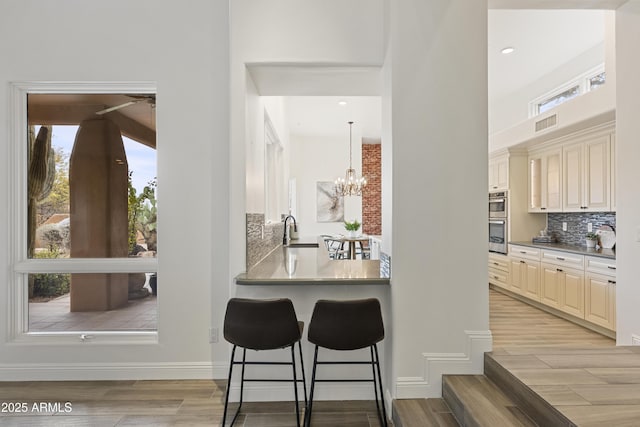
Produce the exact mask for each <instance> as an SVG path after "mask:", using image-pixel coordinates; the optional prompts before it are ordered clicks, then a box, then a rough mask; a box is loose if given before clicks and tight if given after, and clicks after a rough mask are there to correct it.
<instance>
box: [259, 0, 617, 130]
mask: <svg viewBox="0 0 640 427" xmlns="http://www.w3.org/2000/svg"><path fill="white" fill-rule="evenodd" d="M615 1H617V2H618V3H619V2H620V0H615ZM603 14H604V12H603V11H600V10H521V9H517V10H506V9H500V10H489V21H488V24H489V25H488V63H489V99H490V104H491V100H493V99H499V98H501V97H503V96H505V95H507V94H509V93H510V92H513V91H516V90H518V89H519V88H522V87H524V86H527V85H529V84H531V83H532V82H533V81H535V80H536V79H537V78H539V77H540V76H543V75H545V74H547V73H550V72H551V71H553V70H555V69H556V68H558V67H559V66H561V65H562V64H563V63H565V62H567V61H568V60H569V59H570V58H572V57H574V56H576V55H578V54H580V53H582V52H584V51H586V50H588V49H589V48H591V47H593V46H595V45H597V44H599V43H601V42H602V41H603V39H604V15H603ZM506 46H513V47H515V48H516V51H515V52H514V53H512V54H510V55H503V54H501V53H500V50H501V49H502V48H503V47H506ZM248 69H249V71H250V73H251V76H252V78H253V80H254V82H255V84H256V87H257V88H258V92H259V93H260V94H262V95H271V96H288V97H290V98H288V99H287V103H288V105H289V106H290V108H289V114H290V122H291V133H292V134H301V135H305V134H306V135H342V134H344V133H345V132H346V128H347V126H348V125H347V124H346V122H347V121H349V120H353V121H354V122H356V123H357V125H358V126H361V130H362V135H363V136H365V137H371V138H379V137H380V130H381V125H380V118H381V111H380V97H379V94H380V69H379V67H350V66H348V65H345V66H326V64H325V65H323V64H310V65H309V64H307V65H296V64H253V65H249V66H248ZM585 71H586V70H585ZM550 89H551V88H550ZM316 95H317V96H316ZM363 95H367V96H363ZM340 99H344V100H346V101H347V102H348V104H347V106H346V107H340V106H338V104H337V102H338V100H340ZM354 126H356V124H354Z"/></svg>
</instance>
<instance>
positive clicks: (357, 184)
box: [335, 122, 367, 196]
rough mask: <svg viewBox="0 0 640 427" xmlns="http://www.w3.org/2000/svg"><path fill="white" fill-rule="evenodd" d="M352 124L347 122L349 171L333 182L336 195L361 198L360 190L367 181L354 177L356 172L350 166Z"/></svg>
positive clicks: (363, 178)
mask: <svg viewBox="0 0 640 427" xmlns="http://www.w3.org/2000/svg"><path fill="white" fill-rule="evenodd" d="M352 126H353V122H349V169H347V172H346V174H345V177H344V178H342V177H340V178H338V179H336V181H335V185H336V193H337V194H338V196H362V190H363V189H364V187H365V186H366V185H367V179H366V178H365V177H360V178H358V176H357V175H356V170H355V169H354V168H353V166H352V157H353V152H352V149H351V129H352Z"/></svg>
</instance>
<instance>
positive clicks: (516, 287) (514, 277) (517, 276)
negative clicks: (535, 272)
mask: <svg viewBox="0 0 640 427" xmlns="http://www.w3.org/2000/svg"><path fill="white" fill-rule="evenodd" d="M525 265H526V264H525V261H524V260H521V259H518V258H512V259H511V274H510V279H511V287H510V288H509V289H510V290H511V291H512V292H515V293H518V294H522V293H523V285H522V275H523V271H524V267H525Z"/></svg>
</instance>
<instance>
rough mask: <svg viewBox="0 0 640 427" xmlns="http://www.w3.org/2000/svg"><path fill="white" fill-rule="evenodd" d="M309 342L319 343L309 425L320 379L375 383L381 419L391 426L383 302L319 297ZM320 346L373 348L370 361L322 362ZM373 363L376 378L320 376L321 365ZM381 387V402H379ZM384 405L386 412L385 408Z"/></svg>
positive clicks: (328, 347) (341, 348)
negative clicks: (381, 351)
mask: <svg viewBox="0 0 640 427" xmlns="http://www.w3.org/2000/svg"><path fill="white" fill-rule="evenodd" d="M308 339H309V342H311V343H313V344H315V352H314V355H313V373H312V376H311V390H310V392H309V404H308V405H307V412H306V414H305V426H310V425H311V411H312V409H313V392H314V389H315V383H316V382H373V391H374V394H375V398H376V408H377V411H378V418H379V419H380V423H381V425H383V426H387V411H386V409H385V406H384V394H383V392H382V377H381V375H380V359H379V357H378V346H377V343H378V342H380V341H382V340H383V339H384V325H383V322H382V312H381V310H380V302H379V301H378V300H377V299H376V298H369V299H362V300H351V301H333V300H319V301H317V302H316V305H315V307H314V309H313V314H312V315H311V322H310V323H309V332H308ZM318 347H323V348H327V349H331V350H339V351H348V350H359V349H362V348H367V347H369V351H370V353H371V360H370V361H324V362H322V361H318ZM340 364H345V365H356V364H357V365H371V371H372V373H373V378H372V379H316V369H317V366H318V365H340ZM378 388H379V391H380V403H378ZM381 407H382V411H381Z"/></svg>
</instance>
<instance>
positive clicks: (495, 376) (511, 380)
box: [484, 353, 576, 426]
mask: <svg viewBox="0 0 640 427" xmlns="http://www.w3.org/2000/svg"><path fill="white" fill-rule="evenodd" d="M484 373H485V375H486V376H487V378H489V379H490V380H491V381H492V382H493V383H494V384H496V385H497V386H498V387H500V389H501V390H502V391H503V392H504V393H506V394H508V395H509V397H510V399H511V400H512V401H513V402H514V403H515V404H516V405H517V406H518V407H519V408H520V409H521V410H522V411H523V412H524V413H526V414H527V416H528V417H529V418H530V419H532V420H534V421H535V422H536V423H537V424H538V425H540V426H575V425H576V424H575V423H573V422H571V421H570V420H569V419H568V418H567V417H565V416H564V415H562V413H561V412H560V411H558V410H557V409H556V408H554V407H553V405H551V404H550V403H549V402H547V401H546V400H544V399H543V398H542V397H541V396H540V395H538V394H537V393H536V392H535V391H533V390H532V389H531V388H530V387H528V386H527V385H526V384H524V383H523V382H522V381H520V380H519V379H518V378H516V377H515V376H514V375H513V374H512V373H511V372H509V371H508V370H507V369H506V368H505V367H504V366H502V365H501V364H500V363H499V362H498V361H496V360H495V359H494V358H493V355H492V354H491V353H485V354H484Z"/></svg>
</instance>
